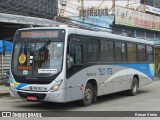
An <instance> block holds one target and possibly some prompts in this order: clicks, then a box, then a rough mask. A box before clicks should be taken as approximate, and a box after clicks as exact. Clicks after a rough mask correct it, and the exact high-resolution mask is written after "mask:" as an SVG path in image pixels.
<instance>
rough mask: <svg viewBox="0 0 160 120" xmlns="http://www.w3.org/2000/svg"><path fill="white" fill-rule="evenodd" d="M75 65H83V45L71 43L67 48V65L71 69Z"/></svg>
mask: <svg viewBox="0 0 160 120" xmlns="http://www.w3.org/2000/svg"><path fill="white" fill-rule="evenodd" d="M73 65H82V46H81V45H79V44H69V45H68V50H67V66H68V69H70V68H71V67H72V66H73Z"/></svg>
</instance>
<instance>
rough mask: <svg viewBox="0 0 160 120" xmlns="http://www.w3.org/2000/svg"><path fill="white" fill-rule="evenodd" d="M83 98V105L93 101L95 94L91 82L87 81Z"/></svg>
mask: <svg viewBox="0 0 160 120" xmlns="http://www.w3.org/2000/svg"><path fill="white" fill-rule="evenodd" d="M83 96H84V97H83V99H82V100H81V105H83V106H89V105H91V104H92V102H93V96H94V89H93V85H92V84H91V83H87V85H86V88H85V91H84V95H83Z"/></svg>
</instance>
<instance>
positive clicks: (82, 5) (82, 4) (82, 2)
mask: <svg viewBox="0 0 160 120" xmlns="http://www.w3.org/2000/svg"><path fill="white" fill-rule="evenodd" d="M83 10H84V0H81V11H82V17H83V22H84V13H83V12H84V11H83Z"/></svg>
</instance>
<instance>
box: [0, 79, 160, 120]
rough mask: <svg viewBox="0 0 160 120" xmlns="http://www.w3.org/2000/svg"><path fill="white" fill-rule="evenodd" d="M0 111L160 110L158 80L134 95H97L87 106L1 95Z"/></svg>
mask: <svg viewBox="0 0 160 120" xmlns="http://www.w3.org/2000/svg"><path fill="white" fill-rule="evenodd" d="M0 111H160V80H159V81H155V82H154V83H152V84H149V85H147V86H144V87H142V88H140V89H139V93H138V94H137V95H136V96H127V95H126V94H125V93H124V92H120V93H115V94H110V95H105V96H102V97H98V101H97V103H95V104H92V105H91V106H88V107H81V106H79V105H78V103H77V102H71V103H65V104H57V103H40V102H27V101H25V100H21V99H14V98H11V97H10V96H3V97H1V98H0ZM62 117H63V116H60V117H59V120H63V118H62ZM49 119H50V118H49ZM76 119H81V118H76ZM90 119H91V118H90ZM93 119H96V118H95V117H94V118H93ZM93 119H92V120H93ZM104 119H105V118H104ZM110 119H111V120H112V119H113V118H110ZM125 119H126V120H127V118H124V120H125ZM142 119H145V120H146V119H148V120H149V118H142ZM157 119H159V118H156V120H157ZM134 120H135V119H134Z"/></svg>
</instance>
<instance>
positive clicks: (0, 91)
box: [0, 85, 10, 97]
mask: <svg viewBox="0 0 160 120" xmlns="http://www.w3.org/2000/svg"><path fill="white" fill-rule="evenodd" d="M9 89H10V88H9V87H8V86H5V85H0V97H1V96H6V95H9Z"/></svg>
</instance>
